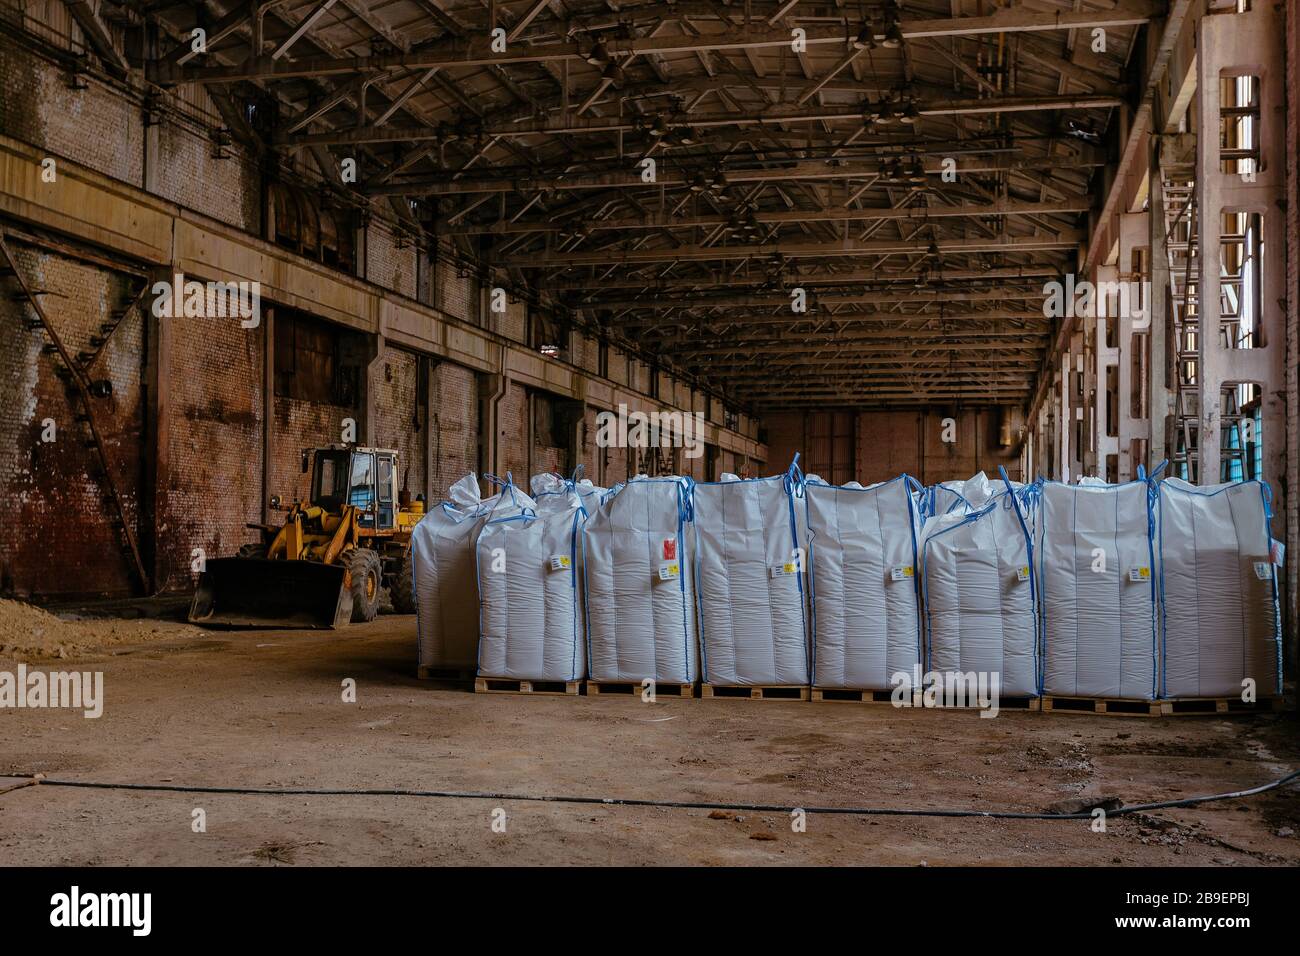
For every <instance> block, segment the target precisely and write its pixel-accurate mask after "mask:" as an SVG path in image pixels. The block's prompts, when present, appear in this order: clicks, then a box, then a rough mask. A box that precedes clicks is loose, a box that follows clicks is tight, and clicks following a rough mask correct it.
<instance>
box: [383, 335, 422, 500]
mask: <svg viewBox="0 0 1300 956" xmlns="http://www.w3.org/2000/svg"><path fill="white" fill-rule="evenodd" d="M379 361H380V374H379V376H378V378H379V381H377V382H376V383H375V391H374V395H373V397H374V402H375V430H376V434H375V435H374V437H373V439H372V444H374V445H376V446H378V447H380V448H394V449H396V450H397V452H398V456H399V457H398V459H397V487H398V488H399V489H402V488H405V489H406V490H408V491H409V492H410V493H411V498H412V499H414V498H415V496H416V495H418V494H423V493H424V472H425V461H424V449H425V445H424V441H425V435H426V434H427V433H428V423H427V422H426V421H425V412H424V411H423V410H422V409H420V407H419V403H418V402H417V399H422V398H423V396H422V395H420V394H419V378H420V360H419V358H418V357H417V356H416V354H415V353H414V352H408V351H406V350H404V349H398V348H394V347H392V346H386V347H385V348H384V350H383V353H382V354H381V355H380V358H379ZM426 374H427V369H426Z"/></svg>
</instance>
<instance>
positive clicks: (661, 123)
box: [650, 116, 668, 139]
mask: <svg viewBox="0 0 1300 956" xmlns="http://www.w3.org/2000/svg"><path fill="white" fill-rule="evenodd" d="M650 135H651V136H653V137H654V138H655V139H662V138H663V137H665V136H667V135H668V121H667V120H665V119H664V118H663V117H662V116H656V117H655V121H654V125H653V126H651V127H650Z"/></svg>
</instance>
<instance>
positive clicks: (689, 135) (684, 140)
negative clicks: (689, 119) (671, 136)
mask: <svg viewBox="0 0 1300 956" xmlns="http://www.w3.org/2000/svg"><path fill="white" fill-rule="evenodd" d="M699 141H700V134H699V133H698V132H696V131H695V128H694V127H692V126H687V127H686V128H685V129H683V130H682V131H681V132H679V133H678V134H677V142H678V143H680V144H681V145H682V146H694V145H695V144H696V143H698V142H699Z"/></svg>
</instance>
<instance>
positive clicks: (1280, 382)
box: [1196, 4, 1287, 510]
mask: <svg viewBox="0 0 1300 956" xmlns="http://www.w3.org/2000/svg"><path fill="white" fill-rule="evenodd" d="M1283 15H1284V14H1283V12H1282V9H1281V7H1275V6H1274V5H1272V4H1257V5H1255V7H1254V8H1253V9H1252V10H1250V11H1249V12H1247V13H1238V14H1231V15H1227V16H1210V17H1205V18H1204V19H1203V20H1202V21H1201V23H1200V31H1201V35H1200V43H1199V44H1198V49H1199V57H1198V62H1197V69H1198V72H1199V75H1198V82H1197V90H1196V100H1197V102H1196V105H1197V107H1198V109H1199V115H1200V120H1201V124H1200V126H1201V135H1200V137H1199V139H1198V142H1197V171H1198V176H1199V179H1198V183H1199V185H1200V187H1201V193H1200V196H1199V199H1198V202H1199V210H1198V213H1199V220H1198V229H1199V237H1200V259H1201V279H1200V289H1199V291H1200V301H1201V312H1200V327H1201V335H1200V353H1199V356H1198V358H1199V368H1198V372H1199V376H1200V378H1199V385H1200V401H1201V435H1200V461H1201V479H1200V480H1201V483H1202V484H1213V483H1215V482H1217V481H1218V480H1219V474H1220V471H1219V469H1220V464H1221V460H1222V453H1221V447H1220V446H1221V435H1220V432H1221V429H1222V425H1223V423H1222V421H1221V413H1220V403H1221V397H1220V396H1221V393H1222V389H1223V387H1224V386H1225V385H1231V384H1237V383H1242V382H1254V383H1258V384H1259V385H1260V386H1261V387H1262V391H1263V399H1262V406H1263V408H1262V420H1263V436H1262V437H1263V444H1264V456H1263V457H1264V472H1263V477H1264V479H1265V480H1266V481H1268V482H1269V484H1270V485H1271V486H1272V488H1273V492H1274V501H1275V507H1276V509H1277V510H1282V509H1284V507H1285V504H1284V502H1282V501H1281V500H1280V499H1281V496H1282V495H1283V494H1284V492H1285V485H1284V480H1283V479H1284V469H1285V462H1286V458H1285V454H1286V425H1287V415H1286V400H1285V387H1286V318H1285V305H1284V303H1285V295H1286V259H1285V248H1286V235H1285V215H1284V213H1283V211H1282V209H1281V208H1280V202H1281V200H1282V199H1283V196H1284V181H1285V165H1286V164H1285V151H1284V148H1283V147H1284V141H1285V135H1286V127H1285V104H1286V99H1285V90H1284V87H1283V75H1284V67H1285V59H1284V56H1283V49H1282V38H1283V35H1284V23H1283V22H1282V17H1283ZM1244 75H1253V76H1257V77H1259V85H1260V90H1259V96H1260V114H1259V116H1260V118H1259V127H1260V133H1259V139H1260V159H1261V168H1260V169H1259V170H1258V171H1257V172H1256V173H1255V174H1254V176H1253V177H1249V178H1247V177H1243V176H1242V175H1240V174H1238V173H1236V172H1230V173H1224V172H1222V171H1221V165H1220V160H1219V107H1220V97H1219V81H1220V78H1221V77H1223V76H1244ZM1252 180H1253V181H1252ZM1225 212H1247V213H1259V214H1260V215H1261V217H1262V219H1263V256H1262V260H1261V263H1260V280H1261V281H1260V294H1259V303H1260V307H1259V315H1258V316H1257V319H1258V322H1259V328H1260V331H1261V333H1262V336H1263V340H1264V344H1263V346H1262V347H1260V348H1252V349H1226V348H1224V347H1223V346H1222V344H1221V341H1220V334H1219V322H1220V294H1221V290H1222V286H1221V283H1220V281H1219V277H1220V269H1221V258H1222V257H1221V252H1220V245H1219V243H1220V235H1221V232H1222V218H1223V214H1224V213H1225Z"/></svg>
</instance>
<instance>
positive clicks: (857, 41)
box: [853, 20, 876, 50]
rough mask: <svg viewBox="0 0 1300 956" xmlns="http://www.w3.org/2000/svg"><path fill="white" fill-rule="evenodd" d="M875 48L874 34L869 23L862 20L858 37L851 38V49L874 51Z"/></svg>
mask: <svg viewBox="0 0 1300 956" xmlns="http://www.w3.org/2000/svg"><path fill="white" fill-rule="evenodd" d="M875 48H876V34H875V31H874V30H872V29H871V21H870V20H863V21H862V29H860V30H859V31H858V35H857V36H856V37H854V38H853V49H855V50H874V49H875Z"/></svg>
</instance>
